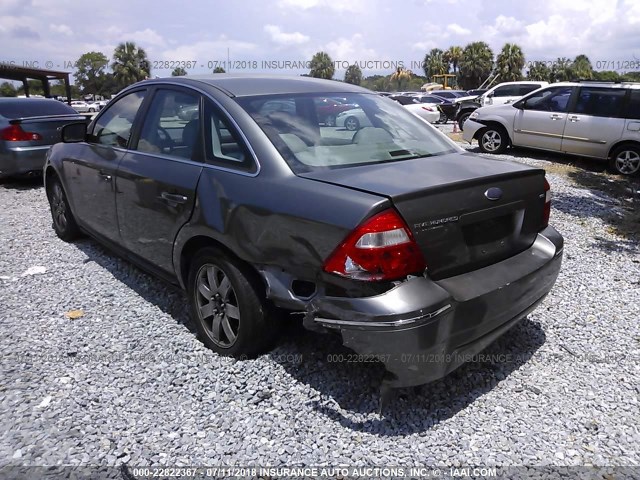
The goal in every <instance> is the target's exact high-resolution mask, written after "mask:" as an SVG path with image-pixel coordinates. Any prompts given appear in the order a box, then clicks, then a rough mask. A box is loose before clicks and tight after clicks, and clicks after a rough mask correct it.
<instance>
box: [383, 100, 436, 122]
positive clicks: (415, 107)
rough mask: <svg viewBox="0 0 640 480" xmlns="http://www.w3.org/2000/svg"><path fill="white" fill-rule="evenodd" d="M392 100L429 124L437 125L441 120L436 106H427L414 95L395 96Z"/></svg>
mask: <svg viewBox="0 0 640 480" xmlns="http://www.w3.org/2000/svg"><path fill="white" fill-rule="evenodd" d="M389 98H390V99H391V100H394V101H396V102H398V103H399V104H400V105H402V106H403V107H404V108H406V109H407V110H409V111H410V112H411V113H413V114H414V115H417V116H418V117H420V118H422V119H423V120H426V121H427V122H429V123H436V122H437V121H439V120H440V115H441V112H440V110H438V108H437V107H436V106H431V105H425V104H424V103H422V102H420V100H418V97H416V96H413V95H393V96H391V97H389Z"/></svg>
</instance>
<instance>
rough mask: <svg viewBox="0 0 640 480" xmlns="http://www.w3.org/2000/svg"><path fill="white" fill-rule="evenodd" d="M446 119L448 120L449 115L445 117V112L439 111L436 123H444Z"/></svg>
mask: <svg viewBox="0 0 640 480" xmlns="http://www.w3.org/2000/svg"><path fill="white" fill-rule="evenodd" d="M448 121H449V117H447V114H446V113H444V112H440V118H438V123H440V124H445V123H447V122H448Z"/></svg>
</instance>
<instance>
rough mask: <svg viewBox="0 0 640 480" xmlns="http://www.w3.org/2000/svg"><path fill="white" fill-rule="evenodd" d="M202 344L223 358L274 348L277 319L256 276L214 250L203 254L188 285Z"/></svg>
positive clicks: (197, 259) (199, 253)
mask: <svg viewBox="0 0 640 480" xmlns="http://www.w3.org/2000/svg"><path fill="white" fill-rule="evenodd" d="M187 291H188V295H189V307H190V310H191V317H192V318H193V320H194V322H195V324H196V328H197V330H198V334H199V336H200V338H201V340H202V342H203V343H204V344H205V345H206V346H207V347H208V348H210V349H211V350H213V351H214V352H217V353H218V354H220V355H225V356H231V357H235V358H241V359H242V358H249V357H255V356H256V355H258V354H260V353H263V352H264V351H266V350H268V349H269V347H271V345H272V342H273V340H274V339H275V337H276V334H277V332H278V328H277V320H276V319H275V316H274V315H273V314H272V311H271V310H272V309H271V308H270V307H269V306H268V305H267V302H266V299H265V296H264V293H263V291H262V288H261V286H260V285H259V283H258V280H257V279H256V278H255V275H254V274H253V272H251V271H250V270H249V268H248V267H247V266H246V265H243V264H242V263H241V262H240V261H238V260H236V259H235V258H233V257H230V256H229V255H227V254H225V253H224V252H222V251H221V250H220V249H217V248H214V247H208V248H204V249H202V250H201V251H199V252H198V253H197V254H196V255H195V257H194V259H193V261H192V263H191V268H190V272H189V280H188V285H187Z"/></svg>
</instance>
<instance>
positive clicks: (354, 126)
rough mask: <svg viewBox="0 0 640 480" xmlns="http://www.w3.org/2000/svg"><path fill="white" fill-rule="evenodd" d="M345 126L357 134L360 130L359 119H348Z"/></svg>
mask: <svg viewBox="0 0 640 480" xmlns="http://www.w3.org/2000/svg"><path fill="white" fill-rule="evenodd" d="M344 126H345V128H346V129H347V130H349V131H350V132H355V131H356V130H358V129H359V128H360V122H359V121H358V119H357V118H356V117H348V118H347V119H346V120H345V121H344Z"/></svg>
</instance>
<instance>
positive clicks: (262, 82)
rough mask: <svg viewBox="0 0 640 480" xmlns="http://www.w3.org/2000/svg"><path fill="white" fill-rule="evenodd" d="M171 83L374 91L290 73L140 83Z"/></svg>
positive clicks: (237, 89)
mask: <svg viewBox="0 0 640 480" xmlns="http://www.w3.org/2000/svg"><path fill="white" fill-rule="evenodd" d="M168 82H169V83H172V84H176V83H178V84H183V85H191V86H195V85H196V84H198V83H200V84H206V85H211V86H213V87H215V88H217V89H218V90H221V91H222V92H224V93H226V94H227V95H229V96H230V97H245V96H253V95H276V94H286V93H294V94H299V93H331V94H334V93H374V92H371V91H370V90H367V89H365V88H362V87H359V86H356V85H351V84H349V83H344V82H339V81H336V80H323V79H319V78H312V77H302V76H300V77H297V76H293V75H266V74H265V75H260V74H232V73H216V74H213V75H193V76H190V77H168V78H160V79H153V80H145V81H144V82H142V83H148V84H153V83H165V84H166V83H168Z"/></svg>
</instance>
